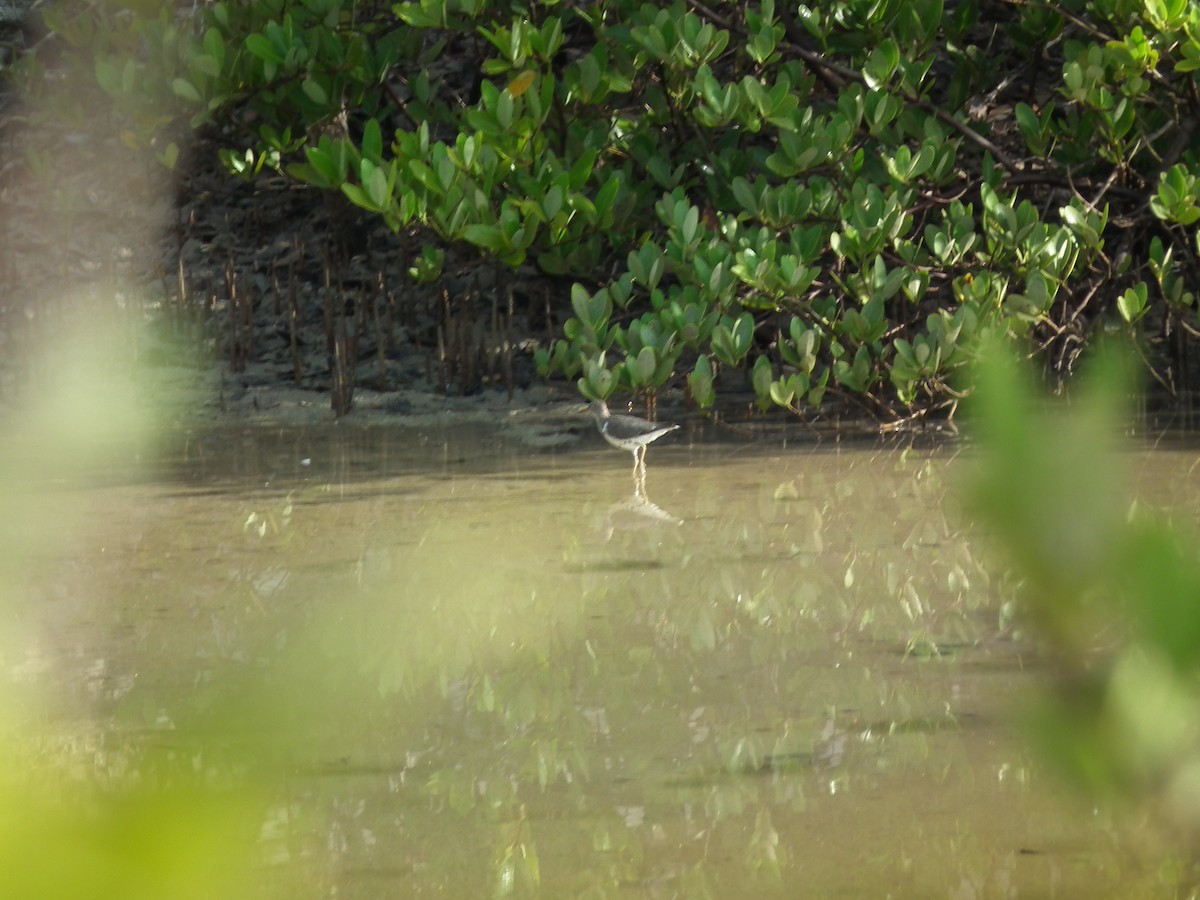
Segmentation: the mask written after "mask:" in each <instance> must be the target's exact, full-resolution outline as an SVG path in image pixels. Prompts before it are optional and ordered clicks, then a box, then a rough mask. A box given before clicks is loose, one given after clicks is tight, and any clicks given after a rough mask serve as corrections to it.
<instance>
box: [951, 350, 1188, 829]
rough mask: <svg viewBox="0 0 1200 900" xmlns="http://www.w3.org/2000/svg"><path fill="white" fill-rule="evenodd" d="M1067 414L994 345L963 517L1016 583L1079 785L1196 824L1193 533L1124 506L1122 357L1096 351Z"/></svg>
mask: <svg viewBox="0 0 1200 900" xmlns="http://www.w3.org/2000/svg"><path fill="white" fill-rule="evenodd" d="M1094 363H1095V364H1094V365H1092V366H1090V368H1089V371H1088V372H1087V373H1086V377H1085V379H1084V380H1085V382H1086V383H1085V385H1083V387H1082V389H1081V390H1080V391H1078V392H1077V393H1076V395H1075V396H1074V397H1073V398H1072V402H1071V404H1070V406H1069V407H1068V406H1066V405H1065V404H1064V403H1056V404H1052V405H1051V404H1049V403H1048V401H1046V400H1045V398H1043V397H1042V396H1040V394H1039V392H1038V391H1036V390H1035V389H1034V388H1033V386H1032V385H1033V381H1032V378H1031V377H1030V376H1029V373H1028V372H1027V371H1026V370H1025V369H1024V368H1022V367H1020V366H1018V365H1017V364H1016V363H1014V362H1013V360H1012V358H1011V357H1010V356H1009V355H1008V354H1007V353H1006V352H1004V351H1003V350H1002V348H995V350H994V352H992V353H990V354H989V355H988V357H987V360H986V362H985V364H984V365H983V366H982V368H981V376H980V383H979V390H978V395H977V403H975V404H974V406H973V410H974V413H975V416H974V417H973V422H974V423H975V425H976V429H977V432H978V435H979V437H980V439H981V442H982V444H983V452H984V458H983V460H982V463H981V468H980V471H979V472H978V474H977V477H976V483H975V489H974V498H973V499H974V507H975V510H976V511H977V512H979V513H980V514H981V515H982V519H983V523H984V527H985V529H986V530H988V531H989V532H990V533H991V535H992V536H993V537H994V538H995V539H996V540H997V542H998V544H999V546H1000V547H1001V548H1002V549H1003V550H1004V551H1005V552H1006V554H1007V555H1008V557H1009V558H1010V560H1011V562H1012V564H1013V567H1014V569H1015V574H1016V575H1017V576H1018V577H1019V578H1021V579H1022V580H1023V584H1024V589H1023V604H1024V605H1023V612H1024V615H1025V618H1026V620H1027V621H1028V622H1030V623H1032V624H1033V626H1035V630H1036V633H1037V634H1038V635H1039V636H1040V637H1041V638H1042V639H1044V640H1045V641H1046V642H1047V643H1048V645H1049V646H1048V650H1049V653H1050V654H1051V667H1050V672H1051V687H1050V688H1049V689H1048V691H1047V693H1046V694H1045V696H1043V697H1041V698H1040V702H1039V703H1038V704H1037V705H1036V708H1035V709H1034V710H1033V712H1032V718H1033V720H1034V722H1035V725H1036V734H1037V735H1038V737H1039V738H1040V739H1041V742H1042V743H1043V744H1044V746H1045V747H1046V748H1047V749H1048V751H1049V752H1050V753H1051V755H1052V756H1053V757H1054V758H1056V759H1057V761H1058V762H1059V763H1061V764H1062V766H1063V767H1064V768H1065V769H1066V770H1067V771H1068V772H1069V773H1070V774H1071V775H1072V776H1074V777H1075V778H1076V779H1078V780H1079V781H1080V782H1081V783H1082V784H1083V785H1084V786H1086V787H1087V788H1088V789H1089V790H1091V791H1093V792H1096V793H1099V794H1103V795H1106V796H1110V797H1111V796H1117V797H1121V798H1122V799H1125V800H1133V801H1137V802H1139V803H1140V802H1143V801H1151V802H1152V803H1153V804H1154V805H1156V806H1157V807H1158V809H1159V810H1160V811H1161V812H1164V813H1165V814H1166V816H1167V820H1168V822H1169V824H1170V825H1171V826H1172V827H1173V828H1174V829H1180V830H1181V833H1182V834H1184V835H1189V836H1191V835H1194V834H1195V829H1196V828H1197V827H1200V688H1198V687H1197V685H1198V681H1197V675H1198V674H1200V560H1198V558H1197V555H1196V552H1195V543H1194V536H1192V535H1183V534H1182V533H1181V532H1180V531H1179V530H1178V529H1176V528H1174V527H1172V526H1170V525H1169V524H1167V523H1166V522H1165V521H1164V520H1163V518H1162V517H1161V516H1160V515H1158V514H1156V513H1155V512H1154V511H1152V510H1149V509H1147V508H1146V507H1145V506H1144V505H1139V504H1137V503H1134V502H1132V501H1131V500H1130V499H1129V496H1128V493H1127V490H1126V485H1125V483H1124V480H1123V478H1122V474H1121V466H1120V461H1121V459H1122V455H1121V453H1120V449H1121V445H1120V443H1119V435H1120V433H1121V429H1122V426H1123V423H1124V421H1125V419H1126V417H1127V413H1128V410H1127V408H1126V398H1127V397H1128V396H1129V393H1130V391H1131V389H1132V387H1133V383H1132V381H1133V380H1132V379H1131V378H1130V372H1131V371H1132V365H1131V360H1130V359H1129V358H1128V357H1126V356H1124V355H1120V354H1103V355H1101V356H1100V357H1099V358H1098V359H1097V360H1095V361H1094Z"/></svg>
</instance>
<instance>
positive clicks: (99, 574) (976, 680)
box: [6, 426, 1192, 898]
mask: <svg viewBox="0 0 1200 900" xmlns="http://www.w3.org/2000/svg"><path fill="white" fill-rule="evenodd" d="M954 455H955V451H954V450H953V448H950V449H946V450H942V451H940V452H929V451H922V450H909V451H908V452H901V451H898V450H895V449H879V448H838V447H837V446H836V445H835V444H832V443H826V444H824V445H820V446H816V447H812V446H792V447H788V448H782V447H779V446H773V447H764V446H746V445H742V444H731V443H723V442H717V441H714V440H712V438H711V436H705V435H700V434H691V435H688V434H687V433H685V432H681V433H678V434H677V435H676V436H674V437H672V438H671V439H668V440H664V441H662V442H660V444H658V445H656V446H655V447H654V448H653V449H652V450H651V451H650V454H649V477H648V481H647V493H646V496H645V497H638V496H637V495H636V493H635V491H634V482H633V479H632V478H631V474H630V459H629V457H628V456H627V455H624V454H621V453H618V452H616V451H613V450H612V449H611V448H609V447H607V446H606V445H604V444H603V443H602V442H601V441H600V438H599V436H598V435H596V434H595V433H594V432H589V433H587V435H586V436H585V437H584V438H583V439H582V440H581V441H580V444H579V445H578V446H577V447H574V448H567V449H560V450H557V451H535V450H530V449H528V448H527V447H526V446H524V445H521V444H519V443H517V442H515V441H512V440H510V439H508V438H506V437H505V433H504V432H503V431H501V432H496V431H494V430H491V429H479V428H466V427H464V428H459V429H448V430H447V429H443V430H428V429H427V430H421V429H414V428H409V429H399V428H383V427H374V428H365V429H363V428H359V429H356V428H346V427H344V426H343V427H339V428H334V427H328V428H322V429H315V430H287V431H277V430H276V431H272V430H269V429H258V430H247V431H225V432H220V433H217V434H213V435H208V436H193V437H190V438H188V439H182V438H181V439H179V440H178V441H177V442H176V444H175V446H174V447H173V448H172V449H171V450H170V452H169V453H168V454H167V457H166V458H165V459H164V460H162V461H161V462H156V461H154V460H146V461H145V464H144V465H143V466H142V467H141V468H140V469H139V470H138V471H140V472H141V473H142V475H141V476H140V477H139V478H136V479H128V478H126V479H112V480H110V481H109V483H108V484H107V486H104V487H91V488H75V487H71V488H67V487H60V488H57V489H55V490H54V491H52V492H51V493H50V494H49V496H47V497H45V498H44V499H43V500H42V501H41V503H40V506H41V508H42V512H43V514H45V515H46V516H47V518H48V519H50V520H51V521H53V520H54V518H55V517H56V516H61V517H62V521H63V522H64V523H65V522H71V523H80V524H72V525H71V526H70V527H69V528H65V527H64V530H63V534H62V540H61V541H60V542H59V543H58V544H57V545H56V546H55V547H54V548H53V549H46V550H44V551H43V552H42V553H41V554H40V555H39V556H38V557H37V558H35V559H32V560H30V561H29V564H28V566H27V567H26V568H27V571H26V573H25V575H24V579H23V583H24V584H25V585H26V587H25V588H24V591H25V593H26V598H25V599H26V604H25V605H24V606H23V607H22V609H23V612H22V617H23V620H24V621H23V624H24V625H25V626H26V627H27V629H28V630H27V634H28V635H29V637H28V638H27V639H26V642H25V644H24V645H23V647H22V648H21V650H20V652H19V653H18V654H17V655H16V656H14V657H12V658H9V659H7V660H6V662H7V663H8V668H9V670H10V671H11V673H12V674H13V676H15V677H16V678H17V679H18V680H20V681H23V682H28V683H36V684H39V685H45V686H48V687H49V688H50V689H51V697H52V703H51V704H50V710H51V711H50V712H39V713H38V714H37V715H35V716H32V717H31V719H30V720H29V721H28V722H27V723H26V734H27V735H28V737H29V739H30V740H31V741H34V742H37V743H39V744H40V746H42V747H43V748H49V749H48V750H47V752H49V753H51V754H58V755H60V756H62V757H64V758H68V759H70V760H71V765H72V766H73V769H74V771H76V772H77V773H78V774H79V777H83V778H97V779H100V780H102V781H113V782H119V781H120V780H121V779H126V778H134V777H137V776H138V772H139V767H140V766H141V765H142V764H143V761H144V760H145V759H146V758H147V756H148V755H156V756H158V757H161V756H162V755H163V754H164V753H165V755H166V756H167V757H168V758H172V759H175V760H176V762H177V763H178V764H179V765H180V766H182V767H184V768H188V769H190V770H192V771H198V772H201V773H203V774H205V775H206V777H209V779H210V780H211V781H212V782H213V783H214V784H225V783H226V782H229V783H236V780H237V778H239V777H242V776H246V775H247V774H249V776H251V777H252V778H255V779H257V780H259V781H265V783H266V784H267V785H269V790H268V797H267V801H266V812H265V813H264V815H263V821H262V824H261V829H260V834H259V836H258V839H257V841H258V845H259V850H260V851H261V858H262V863H261V865H262V878H263V883H264V884H269V885H272V886H274V887H277V888H280V889H281V890H283V891H284V892H285V893H286V894H287V895H289V896H313V897H318V896H325V897H332V896H336V897H339V898H344V897H352V898H376V897H408V896H447V897H484V896H490V895H493V894H496V893H503V892H504V891H506V890H510V891H511V892H512V893H513V894H514V895H517V896H523V895H528V894H531V893H535V892H536V891H535V890H534V889H535V888H536V889H537V890H540V894H541V896H545V897H577V896H578V897H705V896H711V897H758V896H763V895H768V894H771V893H772V892H778V893H779V894H781V895H785V896H811V897H885V896H891V897H953V898H975V897H1096V896H1128V892H1129V891H1131V890H1134V889H1135V888H1136V889H1138V890H1141V889H1145V888H1146V886H1147V885H1152V884H1154V883H1155V882H1154V880H1153V878H1154V876H1153V874H1152V873H1148V872H1147V871H1145V870H1144V867H1143V866H1142V865H1141V864H1139V863H1138V862H1137V861H1136V859H1135V858H1134V857H1133V856H1132V855H1128V854H1127V853H1126V852H1125V851H1124V850H1122V849H1120V848H1121V847H1122V846H1123V844H1122V842H1121V841H1120V840H1119V832H1120V830H1119V829H1118V828H1117V827H1116V825H1114V823H1113V822H1111V821H1110V820H1109V818H1108V817H1107V816H1105V815H1102V814H1100V813H1097V812H1095V811H1093V810H1090V809H1088V808H1086V807H1084V806H1083V805H1081V804H1079V803H1077V802H1075V801H1072V800H1071V799H1070V798H1069V797H1066V796H1065V795H1064V794H1063V792H1062V791H1060V790H1059V788H1058V787H1057V783H1056V782H1055V780H1054V779H1053V778H1052V777H1051V776H1050V775H1049V774H1048V773H1046V772H1044V771H1042V769H1041V768H1040V767H1039V766H1038V765H1037V764H1036V762H1035V760H1034V758H1033V756H1032V754H1031V751H1029V750H1028V749H1027V748H1026V747H1025V746H1024V744H1023V743H1022V741H1021V740H1020V734H1019V730H1018V729H1016V727H1015V726H1014V725H1013V721H1012V720H1013V716H1014V712H1015V711H1016V710H1017V709H1018V708H1019V707H1020V705H1021V702H1022V697H1023V695H1024V694H1025V693H1026V692H1027V691H1029V690H1030V689H1031V688H1032V687H1033V686H1034V685H1035V684H1036V682H1037V679H1038V677H1039V669H1040V668H1041V667H1042V665H1043V663H1042V662H1041V661H1040V660H1039V658H1038V655H1037V654H1036V653H1035V652H1034V651H1033V649H1032V646H1031V644H1030V643H1029V642H1028V641H1026V640H1025V639H1024V638H1023V637H1022V635H1021V634H1020V633H1019V632H1018V631H1016V630H1014V629H1013V627H1012V626H1011V623H1010V622H1009V620H1008V615H1007V608H1006V607H1005V605H1004V601H1005V599H1006V598H1007V596H1008V591H1007V588H1005V587H1004V586H1003V585H1001V584H997V583H995V579H994V578H992V577H989V575H988V573H987V571H986V570H985V568H984V565H983V563H984V561H983V560H982V559H981V558H980V554H981V549H980V547H979V546H978V545H977V542H976V539H974V538H972V537H970V536H968V535H967V534H966V533H965V532H964V530H963V528H962V525H961V522H960V520H959V518H958V517H957V516H956V515H955V514H954V513H953V511H952V510H951V508H950V507H949V506H948V505H947V501H946V493H947V490H948V485H949V483H950V482H951V481H952V480H953V478H954V477H955V472H956V471H957V467H956V463H955V462H954V458H953V457H954ZM1158 459H1159V460H1160V463H1161V464H1162V466H1163V467H1165V468H1166V469H1168V470H1170V471H1172V472H1173V473H1174V476H1176V477H1177V476H1179V475H1180V474H1181V473H1184V475H1183V477H1184V478H1185V479H1190V478H1191V477H1192V476H1191V474H1190V469H1188V468H1187V467H1188V465H1190V464H1189V463H1188V461H1187V458H1185V456H1184V455H1183V454H1179V455H1173V454H1171V453H1160V454H1159V455H1158ZM1156 465H1157V464H1156ZM1148 477H1149V476H1148ZM1155 477H1156V476H1155ZM114 480H115V481H117V483H112V482H113V481H114ZM1150 480H1151V481H1152V480H1153V478H1152V477H1151V478H1150ZM264 776H265V777H264Z"/></svg>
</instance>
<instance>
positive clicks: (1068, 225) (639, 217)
mask: <svg viewBox="0 0 1200 900" xmlns="http://www.w3.org/2000/svg"><path fill="white" fill-rule="evenodd" d="M47 21H48V22H49V24H50V25H51V26H52V27H53V28H54V29H55V31H56V32H57V33H58V34H59V35H60V36H62V37H63V38H64V39H66V40H67V41H68V42H70V43H71V44H73V45H75V46H78V47H80V48H87V50H88V53H89V54H91V55H92V57H93V59H94V66H95V73H96V77H97V78H98V79H99V81H100V83H101V84H102V85H103V86H104V87H105V88H106V89H107V90H108V91H109V93H110V94H111V95H112V96H113V97H114V98H115V99H116V100H117V102H118V104H119V105H120V106H121V108H122V109H124V110H125V112H126V114H127V123H128V129H129V130H128V135H129V139H130V141H131V142H145V141H149V140H151V139H152V138H155V137H156V136H157V137H156V139H158V140H159V141H160V144H162V146H161V147H160V150H159V152H160V155H161V156H162V157H163V158H164V160H165V161H167V162H171V161H173V160H174V158H175V155H176V153H177V150H176V149H175V144H174V143H167V142H166V138H163V137H161V133H162V132H163V130H164V127H165V125H167V124H170V121H171V114H170V113H164V110H170V109H174V110H175V113H174V117H175V118H174V121H175V122H179V123H181V122H184V121H189V122H190V123H191V124H192V125H199V124H201V123H204V122H211V121H217V122H220V123H223V124H224V125H225V126H227V131H226V134H227V135H228V145H227V146H226V147H225V149H223V150H222V156H223V159H224V161H225V163H226V164H227V166H228V168H229V170H230V171H231V172H233V173H234V174H236V175H238V176H244V177H253V176H255V175H257V174H258V173H259V172H261V171H262V170H263V169H264V168H270V169H275V170H278V171H280V172H284V173H287V174H288V175H290V176H291V177H293V178H295V179H297V180H299V181H302V182H305V183H307V184H310V185H314V186H317V187H319V188H324V189H329V190H335V191H341V192H342V193H344V194H345V196H346V197H348V198H349V199H350V200H351V201H352V202H353V203H355V204H357V205H358V206H360V207H362V208H364V209H367V210H370V211H372V212H375V213H377V214H378V215H380V216H381V217H382V218H383V219H384V220H385V221H386V222H387V223H388V224H389V225H390V226H391V227H392V228H394V229H401V228H408V227H412V226H414V225H418V224H419V225H421V226H423V227H424V228H425V229H427V230H428V232H429V233H430V241H431V242H432V241H434V240H435V239H436V240H437V241H442V242H444V241H452V242H460V243H464V244H468V245H473V246H474V247H476V248H478V249H479V250H480V251H482V252H485V253H488V254H491V255H493V256H495V257H497V258H499V259H500V260H503V261H504V262H506V263H508V264H510V265H512V266H514V267H515V266H519V265H521V264H523V263H526V262H532V263H536V265H537V266H538V267H539V268H540V269H541V270H542V271H543V272H545V273H549V274H553V275H562V276H569V277H571V278H573V279H575V280H576V284H575V286H574V287H573V288H572V289H571V291H570V295H569V297H567V296H564V298H563V299H564V306H565V303H566V301H568V300H569V302H570V307H571V313H572V314H573V315H572V316H571V317H570V319H569V321H567V323H566V327H565V333H564V334H563V336H562V337H561V338H559V339H558V340H555V341H553V342H551V343H550V344H549V345H548V346H544V347H542V348H541V349H539V350H538V352H537V357H536V358H537V363H538V366H539V369H540V370H541V371H542V372H543V373H546V374H549V373H552V372H557V373H562V374H566V375H568V376H571V377H574V376H576V375H580V376H581V388H582V390H583V391H584V393H586V394H588V395H590V396H607V395H609V394H611V393H612V392H614V391H629V392H636V393H652V392H654V391H656V390H658V389H659V388H661V387H662V386H664V385H665V384H668V383H670V382H671V381H672V379H677V378H681V377H682V375H683V373H688V372H690V373H691V374H690V375H689V376H688V377H687V384H688V387H689V388H690V389H691V390H692V392H693V396H694V399H695V400H696V401H697V402H698V403H699V404H700V405H701V406H705V407H707V406H709V405H711V404H712V403H713V402H714V401H715V399H716V396H717V391H718V389H719V388H721V387H723V386H729V385H730V379H729V376H728V375H727V372H728V371H729V370H738V369H744V370H748V371H749V372H750V373H752V376H751V377H750V378H749V386H750V387H751V388H752V389H753V391H754V393H755V395H756V396H757V398H758V400H759V401H760V405H762V406H763V407H769V406H772V405H779V406H784V407H788V408H790V409H793V410H795V411H796V412H803V411H804V410H806V409H811V408H816V407H820V406H821V404H822V403H823V401H824V400H826V399H827V397H828V395H829V393H830V392H831V391H836V392H838V393H840V394H842V395H854V396H856V397H857V398H858V399H859V401H860V402H861V404H862V405H863V406H865V408H867V409H871V410H874V411H876V412H878V413H880V414H883V415H889V414H901V413H902V412H904V411H905V410H909V409H914V408H929V407H930V406H934V405H938V404H953V402H954V401H955V399H956V398H957V397H959V396H960V395H961V393H962V392H963V391H965V390H969V384H968V379H967V377H966V371H967V367H968V365H969V363H970V362H971V360H972V357H973V348H974V347H975V345H976V343H977V341H978V340H979V339H980V338H981V337H983V336H985V335H987V334H990V333H992V332H998V333H1002V334H1008V335H1016V336H1028V337H1029V338H1030V339H1031V340H1032V341H1033V342H1034V343H1035V344H1036V346H1038V348H1039V349H1040V350H1041V351H1042V352H1044V353H1045V355H1046V356H1047V358H1048V360H1049V362H1050V364H1051V366H1052V368H1054V369H1055V370H1056V371H1059V372H1063V373H1065V372H1067V371H1069V369H1070V367H1071V364H1072V362H1073V360H1074V358H1075V354H1076V353H1077V352H1078V348H1079V346H1080V345H1081V344H1083V343H1086V340H1087V337H1088V335H1089V333H1090V330H1091V328H1092V325H1093V323H1094V322H1095V321H1096V319H1097V318H1101V319H1103V318H1113V319H1116V320H1118V321H1121V322H1123V323H1125V325H1126V326H1127V327H1128V328H1129V329H1131V330H1133V331H1135V332H1139V329H1142V328H1145V327H1146V323H1147V322H1150V323H1153V324H1154V325H1155V326H1158V327H1159V328H1160V329H1161V330H1165V331H1177V330H1181V329H1182V330H1186V329H1189V328H1191V327H1192V320H1193V319H1194V317H1195V315H1196V313H1195V310H1194V308H1193V307H1194V305H1195V302H1194V301H1195V298H1194V292H1193V291H1192V290H1191V289H1189V288H1188V287H1187V285H1188V279H1187V274H1186V273H1187V272H1188V271H1189V269H1194V268H1195V267H1196V266H1197V264H1198V262H1200V252H1198V250H1200V248H1198V246H1197V242H1196V236H1195V228H1194V226H1195V223H1196V222H1197V220H1198V219H1200V186H1198V181H1197V176H1198V175H1200V158H1198V157H1197V147H1196V142H1195V138H1194V134H1193V129H1192V125H1191V123H1192V122H1193V121H1194V119H1195V99H1194V98H1195V96H1196V93H1197V86H1198V85H1197V70H1200V12H1198V11H1197V8H1196V6H1195V4H1191V3H1187V2H1186V0H1154V2H1147V3H1144V4H1142V3H1137V4H1128V3H1124V2H1119V0H1100V2H1095V3H1089V4H1087V5H1086V6H1080V5H1079V4H1075V3H1038V4H1021V5H1009V6H1003V5H994V4H993V5H986V6H985V5H981V4H978V3H974V2H967V3H956V4H952V5H946V4H944V3H943V2H942V0H919V2H913V3H894V4H875V5H870V6H863V5H862V4H859V3H856V2H853V0H838V2H833V3H827V4H816V5H811V6H810V5H799V6H794V7H777V6H776V4H775V3H774V2H773V0H764V2H754V3H750V2H739V3H714V4H709V5H707V6H705V5H698V4H687V3H684V2H683V0H678V2H675V3H673V4H670V5H668V6H656V5H651V4H643V3H640V2H638V0H604V2H600V3H593V4H586V5H579V4H569V5H563V4H559V3H556V2H546V3H533V4H526V3H512V2H509V0H420V2H401V3H397V4H395V5H387V4H371V3H368V4H365V5H364V4H361V3H349V2H347V0H300V2H292V0H260V2H255V3H249V4H240V3H231V2H227V0H217V2H214V3H211V4H207V5H205V6H203V7H202V9H201V10H200V12H199V14H198V18H197V20H195V21H180V20H179V19H178V18H177V16H176V13H175V11H174V10H173V9H170V10H165V9H157V8H149V9H145V8H142V9H139V8H133V7H128V8H117V7H115V6H112V5H108V4H101V5H100V6H92V7H89V8H88V11H87V12H83V11H76V10H73V9H72V8H71V7H69V6H67V5H57V6H53V7H51V10H50V12H49V13H48V14H47ZM29 68H30V69H32V70H34V73H35V74H36V69H37V60H36V58H35V59H34V60H31V61H30V62H29ZM150 99H154V100H155V102H154V103H150V102H148V101H149V100H150ZM229 126H233V127H232V128H229ZM176 137H177V136H176ZM410 268H411V271H412V273H413V274H414V276H415V277H418V278H420V279H421V280H426V281H428V280H435V279H436V278H438V277H439V275H440V257H439V256H438V255H437V253H436V252H424V253H421V254H420V255H419V256H416V257H415V258H414V260H413V261H412V265H411V267H410ZM1139 333H1140V332H1139ZM1170 365H1171V361H1170V360H1167V361H1166V370H1165V371H1164V374H1163V381H1164V382H1166V383H1168V384H1171V383H1173V382H1175V381H1177V380H1178V378H1179V377H1180V375H1179V373H1178V372H1175V371H1174V370H1172V369H1171V368H1170ZM740 381H741V379H737V380H736V381H735V382H734V384H735V385H736V384H737V383H738V382H740Z"/></svg>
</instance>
